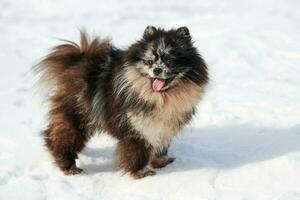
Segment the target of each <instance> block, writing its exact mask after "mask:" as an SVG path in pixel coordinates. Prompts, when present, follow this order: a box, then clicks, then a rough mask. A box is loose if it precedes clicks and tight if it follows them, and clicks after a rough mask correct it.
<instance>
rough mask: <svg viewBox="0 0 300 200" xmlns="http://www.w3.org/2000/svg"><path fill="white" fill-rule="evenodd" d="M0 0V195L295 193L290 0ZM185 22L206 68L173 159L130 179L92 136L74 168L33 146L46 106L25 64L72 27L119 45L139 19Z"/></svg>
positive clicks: (298, 157) (287, 197)
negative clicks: (206, 80) (66, 169)
mask: <svg viewBox="0 0 300 200" xmlns="http://www.w3.org/2000/svg"><path fill="white" fill-rule="evenodd" d="M82 2H83V1H79V0H78V1H72V0H65V1H61V0H52V1H50V0H49V1H46V0H19V1H17V0H15V1H11V0H0V61H1V65H0V127H1V130H0V199H1V200H2V199H3V200H4V199H7V200H11V199H29V200H35V199H55V200H57V199H62V200H67V199H72V200H75V199H109V200H110V199H188V200H192V199H197V200H199V199H217V200H219V199H255V200H256V199H264V200H265V199H281V200H295V199H300V93H299V92H300V78H299V77H300V14H299V9H300V1H299V0H289V1H286V0H274V1H271V0H265V1H263V0H252V1H240V0H231V1H217V0H210V1H205V0H201V1H193V0H188V1H182V2H181V1H174V3H168V1H165V0H157V1H153V0H152V1H139V0H134V1H121V0H120V1H108V0H107V1H97V0H93V1H89V3H82ZM149 24H152V25H160V26H163V27H166V28H170V27H178V26H180V25H186V26H188V27H189V28H190V31H191V33H192V35H193V37H194V39H195V44H196V45H197V46H198V47H199V49H200V51H201V53H202V54H203V56H204V58H205V59H206V60H207V63H208V65H209V68H210V75H211V83H210V85H209V88H208V90H207V93H206V96H205V97H204V99H203V102H202V103H201V104H200V105H199V109H198V115H197V116H196V117H195V119H194V121H193V123H191V124H190V126H188V127H186V128H185V129H184V130H183V131H182V134H180V136H179V137H178V138H177V139H176V140H175V141H174V142H173V145H172V147H171V150H170V153H171V155H173V156H175V157H176V158H177V159H176V161H175V162H174V164H172V165H170V166H168V167H166V168H164V169H162V170H160V171H158V174H157V175H156V176H153V177H148V178H145V179H142V180H132V179H130V178H129V177H128V176H126V175H122V174H121V173H119V172H117V171H116V170H115V169H114V156H113V155H114V149H115V145H114V144H115V141H114V140H113V139H111V138H109V137H108V136H105V135H103V136H98V137H95V138H94V139H93V140H92V141H91V142H90V143H89V145H88V147H87V148H86V149H85V150H84V151H83V152H82V154H80V158H79V165H80V166H81V167H82V168H83V169H84V170H85V172H84V173H83V174H81V175H78V176H73V177H66V176H63V175H62V174H61V173H60V172H59V171H58V170H57V168H56V167H54V166H53V165H52V164H51V162H52V160H51V159H50V157H49V155H48V154H47V153H46V152H45V151H44V149H43V147H42V142H41V136H40V130H41V129H43V127H44V126H45V124H46V121H45V119H46V115H45V113H46V111H47V107H46V106H45V105H43V104H41V103H40V102H41V100H42V99H41V97H40V95H39V94H38V93H37V92H36V90H34V89H33V87H32V85H33V82H34V78H33V75H32V73H31V72H30V68H31V66H32V65H33V64H34V63H35V62H36V60H37V59H38V58H40V57H41V56H43V55H44V54H45V53H47V51H48V50H49V48H50V46H53V45H54V44H56V43H57V40H56V39H57V38H65V39H70V40H77V39H78V30H77V29H78V28H81V27H85V28H86V29H87V30H88V31H89V32H91V33H93V34H95V35H103V36H110V37H112V38H113V41H114V43H115V44H116V45H118V46H121V47H126V46H127V45H129V44H130V43H132V42H133V41H134V40H135V39H136V38H138V37H140V35H141V33H142V32H143V29H144V28H145V26H146V25H149Z"/></svg>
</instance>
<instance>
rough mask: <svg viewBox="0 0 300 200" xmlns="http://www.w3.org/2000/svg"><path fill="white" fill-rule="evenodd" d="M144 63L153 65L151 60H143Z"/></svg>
mask: <svg viewBox="0 0 300 200" xmlns="http://www.w3.org/2000/svg"><path fill="white" fill-rule="evenodd" d="M144 64H145V65H153V60H144Z"/></svg>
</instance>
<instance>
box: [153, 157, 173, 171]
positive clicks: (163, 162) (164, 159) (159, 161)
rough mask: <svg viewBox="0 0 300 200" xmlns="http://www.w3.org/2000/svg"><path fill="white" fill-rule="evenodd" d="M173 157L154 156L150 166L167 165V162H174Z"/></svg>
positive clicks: (161, 166) (160, 166)
mask: <svg viewBox="0 0 300 200" xmlns="http://www.w3.org/2000/svg"><path fill="white" fill-rule="evenodd" d="M174 160H175V158H172V157H161V158H156V159H154V160H152V161H151V162H150V167H151V168H163V167H165V166H167V165H168V164H170V163H172V162H174Z"/></svg>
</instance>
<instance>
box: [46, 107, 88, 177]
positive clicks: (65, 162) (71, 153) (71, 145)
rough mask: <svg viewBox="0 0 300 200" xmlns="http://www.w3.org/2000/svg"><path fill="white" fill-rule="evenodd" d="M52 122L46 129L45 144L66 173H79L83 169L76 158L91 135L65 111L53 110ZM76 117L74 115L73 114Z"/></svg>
mask: <svg viewBox="0 0 300 200" xmlns="http://www.w3.org/2000/svg"><path fill="white" fill-rule="evenodd" d="M50 117H51V123H50V125H49V127H48V129H47V130H46V131H45V136H44V139H45V146H46V147H47V148H48V150H49V152H50V153H51V154H52V156H53V158H54V160H55V163H56V165H57V166H58V167H59V168H60V169H61V170H62V171H63V172H64V173H65V174H66V175H73V174H78V173H80V172H81V171H82V170H81V169H80V168H78V167H77V166H76V162H75V159H76V158H78V155H77V153H78V152H80V151H81V150H82V149H83V148H84V146H85V144H86V142H87V141H88V139H89V137H90V135H89V134H87V133H86V132H85V131H84V129H83V128H80V125H79V124H77V123H76V122H75V123H74V121H73V118H71V117H70V116H69V115H66V113H64V112H61V111H60V112H52V115H50ZM72 117H74V116H72Z"/></svg>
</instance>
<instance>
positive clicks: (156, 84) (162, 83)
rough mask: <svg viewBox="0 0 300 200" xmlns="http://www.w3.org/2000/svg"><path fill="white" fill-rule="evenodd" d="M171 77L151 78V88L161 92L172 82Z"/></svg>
mask: <svg viewBox="0 0 300 200" xmlns="http://www.w3.org/2000/svg"><path fill="white" fill-rule="evenodd" d="M173 79H174V77H172V78H168V79H162V78H151V85H152V89H153V91H155V92H161V91H163V90H165V89H167V88H168V85H169V84H170V83H171V82H172V80H173Z"/></svg>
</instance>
